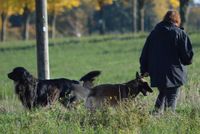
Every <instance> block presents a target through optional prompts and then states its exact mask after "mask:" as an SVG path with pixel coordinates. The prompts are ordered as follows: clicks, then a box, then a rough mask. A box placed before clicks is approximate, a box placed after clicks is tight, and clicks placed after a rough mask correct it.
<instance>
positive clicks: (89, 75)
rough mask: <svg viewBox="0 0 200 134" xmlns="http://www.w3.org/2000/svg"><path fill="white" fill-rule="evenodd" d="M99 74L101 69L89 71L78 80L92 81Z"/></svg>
mask: <svg viewBox="0 0 200 134" xmlns="http://www.w3.org/2000/svg"><path fill="white" fill-rule="evenodd" d="M100 74H101V71H91V72H89V73H87V74H86V75H84V76H83V77H81V78H80V81H83V82H85V81H94V80H95V77H98V76H99V75H100Z"/></svg>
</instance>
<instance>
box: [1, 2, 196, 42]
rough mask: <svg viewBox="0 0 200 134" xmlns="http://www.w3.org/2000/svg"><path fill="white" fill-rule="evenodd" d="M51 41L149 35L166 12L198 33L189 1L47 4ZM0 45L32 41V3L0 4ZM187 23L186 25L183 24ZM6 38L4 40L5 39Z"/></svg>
mask: <svg viewBox="0 0 200 134" xmlns="http://www.w3.org/2000/svg"><path fill="white" fill-rule="evenodd" d="M47 2H48V20H49V35H50V37H51V38H56V37H66V36H76V37H81V36H84V35H91V34H106V33H127V32H129V33H130V32H143V31H150V30H151V29H152V28H153V27H154V25H155V24H156V23H157V22H159V21H161V19H162V17H163V16H164V14H165V13H166V11H167V10H169V9H174V10H178V11H180V14H181V18H182V22H183V24H182V25H183V26H184V27H185V28H186V29H187V30H188V31H190V32H197V31H199V24H200V21H199V17H196V16H199V14H200V12H199V11H200V10H199V9H200V7H199V4H198V3H197V2H196V3H194V2H193V0H47ZM0 3H1V5H0V16H1V21H0V24H1V26H0V29H1V33H0V35H1V41H5V40H11V39H15V40H16V39H17V40H19V39H23V40H28V39H30V38H31V39H35V23H36V22H35V0H0ZM187 20H189V21H187ZM6 36H8V37H6Z"/></svg>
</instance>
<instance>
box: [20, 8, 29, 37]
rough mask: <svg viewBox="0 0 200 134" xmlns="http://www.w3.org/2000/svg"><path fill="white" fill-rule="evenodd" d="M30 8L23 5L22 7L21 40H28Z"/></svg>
mask: <svg viewBox="0 0 200 134" xmlns="http://www.w3.org/2000/svg"><path fill="white" fill-rule="evenodd" d="M30 13H31V12H30V10H29V9H28V8H27V7H25V8H24V13H23V18H24V22H23V33H22V38H23V40H28V39H29V23H30Z"/></svg>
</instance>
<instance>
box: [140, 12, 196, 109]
mask: <svg viewBox="0 0 200 134" xmlns="http://www.w3.org/2000/svg"><path fill="white" fill-rule="evenodd" d="M180 23H181V20H180V15H179V13H178V12H177V11H168V12H167V13H166V15H165V16H164V19H163V21H162V22H160V23H158V24H157V25H156V27H155V28H154V30H153V31H152V32H151V33H150V35H149V36H148V38H147V40H146V43H145V45H144V48H143V50H142V54H141V57H140V65H141V66H140V69H141V74H142V75H145V74H149V76H150V79H151V86H152V87H157V88H158V90H159V95H158V97H157V100H156V103H155V110H154V111H155V112H156V113H163V110H164V109H166V108H171V109H172V111H173V112H175V109H176V102H177V96H178V93H179V88H180V86H182V85H183V84H184V83H185V82H186V67H185V66H186V65H190V64H192V57H193V50H192V45H191V42H190V39H189V37H188V35H187V34H186V33H185V32H184V30H183V29H182V28H180Z"/></svg>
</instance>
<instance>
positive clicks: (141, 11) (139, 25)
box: [138, 7, 144, 32]
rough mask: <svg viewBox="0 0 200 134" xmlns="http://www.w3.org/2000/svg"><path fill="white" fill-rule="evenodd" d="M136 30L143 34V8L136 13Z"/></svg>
mask: <svg viewBox="0 0 200 134" xmlns="http://www.w3.org/2000/svg"><path fill="white" fill-rule="evenodd" d="M138 30H139V31H141V32H144V7H143V8H141V9H139V11H138Z"/></svg>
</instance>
